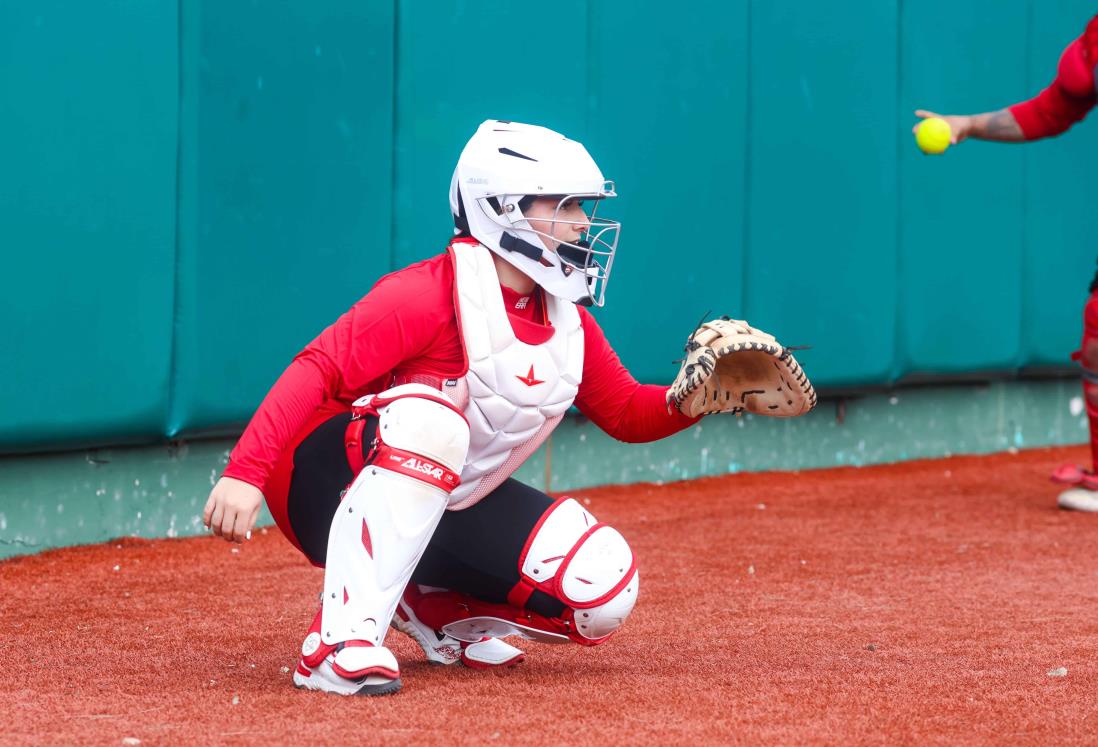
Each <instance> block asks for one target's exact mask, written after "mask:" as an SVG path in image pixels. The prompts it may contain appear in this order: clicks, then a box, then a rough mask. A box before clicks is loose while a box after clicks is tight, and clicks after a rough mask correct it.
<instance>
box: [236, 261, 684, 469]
mask: <svg viewBox="0 0 1098 747" xmlns="http://www.w3.org/2000/svg"><path fill="white" fill-rule="evenodd" d="M501 287H502V289H503V294H504V304H505V306H506V308H507V309H508V316H509V318H510V321H511V326H512V328H513V329H514V330H515V333H516V335H517V336H518V337H519V339H523V340H525V341H527V342H537V341H538V340H537V338H538V337H542V338H544V337H545V336H546V333H547V332H548V329H547V328H546V327H545V324H546V322H545V321H544V314H543V305H542V302H541V295H540V294H541V292H542V291H541V290H540V289H535V292H534V293H533V294H531V295H530V296H521V295H520V294H517V293H515V292H514V291H512V290H511V289H509V288H507V287H505V286H501ZM579 313H580V320H581V323H582V325H583V339H584V350H583V379H582V381H581V382H580V385H579V391H578V393H577V395H576V400H575V404H576V407H578V408H579V410H580V412H582V413H583V414H584V415H586V416H587V417H589V418H590V419H591V420H592V421H593V422H594V423H595V424H596V425H597V426H599V428H601V429H602V430H604V431H606V432H607V433H608V434H609V435H610V436H612V437H614V438H616V439H618V440H620V441H629V442H641V441H655V440H657V439H660V438H664V437H666V436H669V435H671V434H673V433H677V432H678V431H680V430H682V429H683V428H686V427H688V426H689V425H691V424H692V423H694V422H696V419H692V418H687V417H686V416H685V415H682V414H681V413H679V412H678V411H677V410H675V411H673V412H671V413H668V411H667V405H666V402H665V399H664V396H665V392H666V391H667V388H666V387H663V386H655V385H646V384H640V383H638V382H637V380H636V379H634V378H633V377H632V376H631V375H630V373H629V372H628V371H627V370H626V368H625V366H623V365H622V363H621V361H620V359H619V358H618V356H617V354H616V353H615V352H614V350H613V349H612V348H611V347H610V344H609V343H608V342H607V340H606V336H605V335H604V334H603V332H602V329H601V328H600V327H599V325H598V323H597V322H596V321H595V318H594V317H593V316H592V315H591V314H590V313H589V312H588V311H587V310H586V309H583V308H580V309H579ZM466 368H467V365H466V361H465V350H464V347H463V346H462V343H461V338H460V336H459V334H458V320H457V313H456V310H455V307H454V270H453V264H452V262H451V261H450V257H449V255H448V254H441V255H438V256H436V257H432V258H431V259H428V260H425V261H422V262H419V263H417V264H414V265H411V266H409V267H407V268H405V269H403V270H399V271H397V272H394V273H391V274H389V275H386V276H385V277H383V278H381V280H379V281H378V282H377V284H376V285H375V286H374V287H373V289H372V290H371V291H370V292H369V293H368V294H367V295H366V296H365V297H363V298H362V299H361V300H359V301H358V302H357V303H356V304H355V305H354V306H352V307H351V308H350V310H348V311H347V312H346V313H345V314H343V315H342V316H341V317H340V318H339V319H337V320H336V322H335V323H334V324H332V325H331V326H330V327H328V328H327V329H326V330H324V331H323V332H321V333H320V335H319V336H318V337H317V338H316V339H315V340H313V341H312V342H311V343H309V345H308V346H306V348H305V349H304V350H302V351H301V352H300V353H298V355H297V356H296V357H295V358H294V360H293V362H292V363H291V364H290V366H289V367H288V368H287V369H286V371H285V372H284V373H283V374H282V376H281V377H279V379H278V381H276V382H275V384H274V386H273V387H272V388H271V390H270V392H268V393H267V396H266V397H265V398H264V400H263V402H262V404H261V405H260V406H259V409H258V410H257V411H256V413H255V415H254V416H253V418H252V420H251V422H250V423H249V424H248V427H247V429H246V430H245V431H244V434H243V435H242V436H241V438H240V441H239V442H238V443H237V445H236V448H234V449H233V451H232V454H231V455H230V457H229V465H228V467H227V468H226V469H225V475H226V476H228V477H233V478H236V479H238V480H243V481H245V482H247V483H250V484H252V485H255V486H256V487H258V488H260V489H261V490H262V489H264V487H265V484H266V482H267V479H268V478H269V477H270V475H271V472H272V470H273V468H274V466H275V464H276V463H277V462H278V460H279V457H280V456H281V455H282V453H283V452H284V451H285V450H286V448H287V447H290V446H293V445H296V443H297V442H298V441H300V440H301V437H302V436H303V435H305V434H306V433H307V432H309V431H311V430H312V428H314V427H315V426H316V425H318V424H319V422H320V421H322V420H323V419H326V418H327V417H330V416H331V415H334V414H336V413H338V412H344V411H347V410H349V409H350V405H351V403H352V402H354V400H356V399H358V398H359V397H361V396H362V395H364V394H370V393H377V392H381V391H383V390H385V389H386V388H388V386H390V385H391V382H392V381H394V380H402V379H404V378H405V377H407V376H410V375H412V374H420V375H424V374H425V375H428V376H437V377H440V378H457V377H459V376H462V375H464V373H465V371H466Z"/></svg>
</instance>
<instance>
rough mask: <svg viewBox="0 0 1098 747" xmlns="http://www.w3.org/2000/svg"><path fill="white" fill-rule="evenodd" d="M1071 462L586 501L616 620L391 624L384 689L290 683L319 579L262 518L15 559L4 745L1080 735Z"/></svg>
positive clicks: (1070, 453)
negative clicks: (625, 543)
mask: <svg viewBox="0 0 1098 747" xmlns="http://www.w3.org/2000/svg"><path fill="white" fill-rule="evenodd" d="M1085 457H1086V453H1085V450H1084V449H1083V448H1081V447H1080V448H1071V449H1054V450H1037V451H1028V452H1022V453H1021V454H1017V455H1009V454H1001V455H996V456H992V457H964V458H954V459H947V460H937V461H922V462H912V463H907V464H902V465H893V466H887V467H872V468H865V469H834V470H826V471H817V472H804V473H800V474H786V473H769V474H744V475H737V476H729V477H722V478H714V479H707V480H701V481H696V482H689V483H679V484H674V485H664V486H653V485H637V486H627V487H615V488H603V489H598V490H584V491H578V495H579V496H581V497H586V498H589V499H590V502H591V503H590V507H591V509H592V510H593V511H594V512H595V514H596V515H597V516H598V517H599V518H600V519H602V520H603V521H608V522H610V523H612V524H614V525H615V526H617V527H618V528H619V529H621V530H622V532H623V533H624V534H625V536H626V537H627V538H628V539H629V540H630V543H631V544H632V546H633V548H634V550H635V551H636V552H637V555H638V558H639V563H640V568H641V576H642V579H643V584H642V590H643V591H642V594H641V599H640V602H639V604H638V607H637V609H636V611H635V612H634V614H633V616H632V617H631V618H630V619H629V622H628V624H627V625H626V627H625V628H624V629H623V631H622V632H621V633H620V634H619V635H618V636H617V637H616V638H615V639H613V640H612V641H611V642H610V643H608V644H606V645H605V646H601V647H599V648H596V649H582V648H579V647H572V646H567V647H566V646H559V647H557V646H539V645H535V644H529V645H524V648H526V650H527V652H528V656H527V661H526V662H525V663H524V664H522V665H521V666H520V667H518V668H516V669H513V670H508V671H505V672H489V673H483V672H476V671H472V670H468V669H462V668H457V667H450V668H433V667H428V666H427V665H426V664H425V663H423V661H422V658H421V655H420V654H419V651H418V649H416V648H415V647H414V646H413V645H412V644H411V643H410V642H409V641H408V640H407V639H405V638H403V637H402V636H400V635H398V634H395V633H394V634H392V635H391V636H390V643H391V645H392V646H393V647H394V649H395V651H396V653H397V656H398V658H400V659H401V660H402V667H403V675H404V677H403V678H404V683H405V687H404V691H403V692H401V693H400V694H399V695H396V696H391V697H385V698H339V697H337V696H330V695H323V694H316V693H304V692H299V691H297V690H295V689H294V688H293V687H292V686H291V684H290V671H292V668H293V666H294V663H295V661H296V651H297V648H298V646H299V645H300V640H301V637H302V635H303V633H304V631H305V628H306V626H307V625H308V623H309V622H310V620H311V618H312V615H313V613H314V611H315V610H314V600H315V595H316V594H317V592H318V590H319V588H320V585H321V575H320V572H319V571H317V570H315V569H312V568H311V567H309V566H308V565H307V564H306V563H305V561H304V560H302V559H301V558H300V557H299V556H297V555H296V554H295V551H294V550H293V549H292V548H291V547H290V545H289V544H288V543H287V542H286V541H285V540H283V539H282V538H281V536H279V535H278V534H277V532H276V530H273V529H272V530H270V531H269V532H268V533H267V534H261V533H260V534H257V536H256V537H255V539H253V541H252V542H250V543H248V544H247V545H245V546H244V547H242V548H239V551H238V550H237V549H236V548H235V546H230V545H228V544H226V543H224V542H223V541H221V540H215V539H212V538H197V539H187V540H163V541H153V542H150V541H144V540H121V541H118V542H112V543H108V544H105V545H97V546H93V547H81V548H73V549H66V550H59V551H54V552H48V553H44V554H42V555H38V556H32V557H27V558H19V559H15V560H11V561H8V562H4V563H0V588H2V589H3V597H2V598H3V600H4V601H3V608H2V612H0V643H2V645H3V651H4V655H5V657H4V658H5V666H4V671H5V673H6V675H7V676H5V677H4V678H3V680H2V681H0V717H2V718H3V720H4V722H5V724H6V726H5V732H4V734H3V736H2V737H0V743H4V744H22V743H51V744H78V743H79V744H115V745H117V744H123V743H124V741H123V740H126V739H129V740H130V741H128V742H125V743H128V744H134V742H133V741H132V740H134V739H139V740H141V743H142V744H169V743H180V742H188V743H203V744H204V743H225V744H245V743H254V744H259V743H264V744H278V743H290V742H295V743H296V742H299V741H303V740H306V739H308V740H309V741H310V742H312V743H348V744H350V743H364V744H380V743H382V742H388V743H392V742H394V741H396V742H399V743H417V744H443V743H445V744H450V743H468V744H472V743H489V744H523V745H541V744H568V745H581V744H618V743H630V744H636V743H680V744H681V743H687V742H699V743H713V742H716V743H743V744H757V743H768V744H843V743H859V744H862V743H877V744H958V743H964V744H1052V743H1056V744H1061V745H1074V744H1095V743H1098V515H1093V514H1070V513H1064V512H1060V511H1057V510H1056V508H1055V492H1056V491H1055V489H1054V486H1053V485H1051V484H1050V483H1049V482H1048V481H1047V478H1046V475H1047V474H1048V472H1049V470H1050V469H1051V468H1052V467H1054V466H1055V465H1057V464H1059V463H1060V462H1061V461H1064V460H1067V459H1075V460H1079V461H1081V460H1083V459H1084V458H1085ZM1061 667H1063V668H1066V670H1067V673H1066V675H1064V676H1050V674H1049V672H1050V671H1053V670H1057V669H1058V668H1061Z"/></svg>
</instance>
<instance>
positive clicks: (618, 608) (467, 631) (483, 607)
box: [416, 498, 640, 646]
mask: <svg viewBox="0 0 1098 747" xmlns="http://www.w3.org/2000/svg"><path fill="white" fill-rule="evenodd" d="M519 576H520V579H519V583H518V584H516V585H515V587H514V588H513V589H512V590H511V593H510V594H509V595H508V602H509V603H508V604H491V603H488V602H482V601H480V600H476V599H473V598H471V597H469V596H467V595H462V594H457V593H454V592H434V593H427V594H423V595H422V596H421V597H420V598H419V600H418V601H417V604H416V614H417V615H418V617H419V619H421V620H423V621H424V622H425V623H426V624H427V625H430V626H431V627H432V628H434V629H435V630H438V631H441V632H442V633H445V634H446V635H449V636H451V637H453V638H456V639H457V640H460V641H466V642H469V643H476V642H478V641H482V640H483V639H484V638H485V637H490V638H503V637H505V636H509V635H521V636H523V637H525V638H530V639H532V640H537V641H541V642H544V643H566V642H568V641H573V642H575V643H580V644H583V645H587V646H593V645H596V644H599V643H602V642H603V641H605V640H606V639H607V638H609V637H610V636H611V635H612V634H613V633H614V632H615V631H616V630H617V629H618V628H619V627H620V626H621V624H622V622H624V620H625V618H626V617H628V616H629V613H630V612H631V611H632V609H633V605H634V604H635V603H636V600H637V594H638V592H639V590H640V576H639V574H638V572H637V568H636V563H635V561H634V559H633V553H632V551H631V550H630V549H629V545H628V544H626V542H625V539H624V538H623V537H622V536H621V534H619V533H618V532H617V530H615V529H613V528H611V527H609V526H607V525H606V524H601V523H599V522H598V521H596V520H595V517H594V516H592V515H591V513H590V512H588V511H587V510H585V509H584V508H583V507H582V506H580V504H579V503H577V502H576V501H575V500H573V499H571V498H561V499H560V500H558V501H557V502H556V503H554V504H553V505H552V506H551V507H550V508H549V509H548V510H547V511H546V512H545V514H544V515H543V516H542V518H541V520H540V521H539V522H538V524H537V525H536V526H535V527H534V530H533V532H532V533H531V535H530V538H529V539H528V540H527V542H526V546H525V547H524V549H523V552H522V554H521V555H520V557H519ZM534 591H542V592H544V593H546V594H549V595H550V596H553V597H555V598H556V599H558V600H560V601H561V602H563V603H564V604H565V605H566V607H565V610H564V612H563V614H562V615H561V616H559V617H554V618H548V617H545V616H543V615H538V614H536V613H534V612H531V611H529V610H526V609H524V606H525V604H526V602H527V600H529V598H530V596H531V595H532V594H533V593H534Z"/></svg>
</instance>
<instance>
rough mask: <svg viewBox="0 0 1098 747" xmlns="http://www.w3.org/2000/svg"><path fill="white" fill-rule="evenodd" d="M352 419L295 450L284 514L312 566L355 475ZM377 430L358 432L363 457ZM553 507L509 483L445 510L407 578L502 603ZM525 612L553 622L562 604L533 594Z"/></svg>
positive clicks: (335, 422)
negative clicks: (348, 442) (349, 435)
mask: <svg viewBox="0 0 1098 747" xmlns="http://www.w3.org/2000/svg"><path fill="white" fill-rule="evenodd" d="M350 419H351V416H350V413H345V414H342V415H336V416H334V417H332V418H330V419H329V420H327V421H325V422H324V423H322V424H321V425H320V426H319V427H317V428H316V429H315V430H314V431H313V432H312V433H311V434H310V435H309V436H308V437H307V438H306V439H305V440H304V441H302V442H301V445H300V446H298V447H297V449H296V450H295V451H294V471H293V475H292V477H291V479H290V490H289V495H288V496H287V499H286V500H287V514H288V516H289V519H290V525H291V526H292V527H293V530H294V534H295V535H296V536H297V539H298V541H299V542H300V543H301V547H302V549H303V550H304V551H305V554H306V555H307V556H308V557H309V559H310V560H311V561H312V562H313V563H315V564H317V565H323V564H324V560H325V557H326V556H327V552H328V531H329V529H330V528H331V524H332V516H333V515H334V514H335V511H336V508H337V507H338V506H339V501H340V498H341V497H342V492H343V489H344V488H346V487H347V485H348V484H349V483H350V482H351V480H352V478H353V477H354V475H353V474H352V473H351V467H350V465H348V464H347V456H346V451H345V448H344V442H343V439H344V432H345V431H346V430H347V423H348V422H350ZM376 430H377V418H370V419H368V420H367V422H366V428H365V430H364V432H363V434H362V442H363V451H364V452H365V451H368V450H369V446H368V445H369V443H370V441H372V440H373V437H374V433H375V431H376ZM364 455H365V454H364ZM552 503H553V499H552V498H550V497H549V496H547V495H546V494H545V493H543V492H541V491H540V490H537V489H536V488H532V487H530V486H529V485H524V484H522V483H521V482H519V481H518V480H514V479H507V480H505V481H504V482H503V484H502V485H500V486H499V487H498V488H496V489H495V490H493V491H492V492H491V493H489V494H488V495H486V496H485V497H484V498H483V499H481V500H480V501H479V502H477V503H476V504H474V505H473V506H470V507H469V508H466V509H464V510H461V511H447V512H445V513H444V514H443V515H442V520H441V521H440V522H439V525H438V529H436V530H435V533H434V535H433V536H432V537H431V542H430V544H428V545H427V550H426V552H424V554H423V558H422V559H421V560H420V561H419V565H417V566H416V569H415V571H414V572H413V574H412V580H413V581H414V582H415V583H417V584H423V585H425V586H440V587H442V588H445V589H450V590H451V591H457V592H462V593H465V594H469V595H471V596H473V597H476V598H477V599H480V600H483V601H485V602H491V603H496V604H500V603H506V602H507V594H508V592H510V591H511V589H512V588H513V587H514V586H515V584H516V583H518V581H519V555H520V554H521V553H522V548H523V547H524V546H525V545H526V540H527V539H528V538H529V536H530V532H531V531H533V529H534V525H536V524H537V522H538V519H540V518H541V516H542V514H544V513H545V511H546V509H548V508H549V506H551V505H552ZM526 608H527V609H529V610H531V611H532V612H537V613H538V614H541V615H544V616H546V617H557V616H559V615H560V614H561V612H563V610H564V604H563V603H562V602H560V601H558V600H557V599H555V598H554V597H552V596H549V595H548V594H545V593H543V592H541V591H535V592H534V593H533V594H532V595H531V597H530V600H529V601H528V602H527V603H526Z"/></svg>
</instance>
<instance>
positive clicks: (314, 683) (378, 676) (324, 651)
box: [294, 612, 401, 695]
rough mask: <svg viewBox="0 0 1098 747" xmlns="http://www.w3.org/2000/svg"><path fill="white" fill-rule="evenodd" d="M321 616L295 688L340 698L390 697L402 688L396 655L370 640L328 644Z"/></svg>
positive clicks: (307, 642) (309, 639) (310, 637)
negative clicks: (321, 634) (321, 632)
mask: <svg viewBox="0 0 1098 747" xmlns="http://www.w3.org/2000/svg"><path fill="white" fill-rule="evenodd" d="M320 620H321V613H319V612H318V613H317V616H316V619H314V620H313V624H312V626H311V627H310V628H309V634H308V635H307V636H305V642H304V643H302V644H301V659H300V660H298V662H297V669H296V670H295V671H294V685H295V686H296V687H299V688H302V689H305V690H322V691H324V692H329V693H336V694H337V695H387V694H389V693H395V692H396V691H397V690H399V689H400V686H401V683H400V669H399V667H398V666H397V661H396V658H395V657H394V656H393V654H392V652H391V651H389V649H387V648H385V647H384V646H375V645H374V644H372V643H370V642H369V641H343V642H340V643H337V644H335V645H330V644H326V643H324V642H323V641H322V640H321V637H320Z"/></svg>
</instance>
